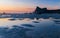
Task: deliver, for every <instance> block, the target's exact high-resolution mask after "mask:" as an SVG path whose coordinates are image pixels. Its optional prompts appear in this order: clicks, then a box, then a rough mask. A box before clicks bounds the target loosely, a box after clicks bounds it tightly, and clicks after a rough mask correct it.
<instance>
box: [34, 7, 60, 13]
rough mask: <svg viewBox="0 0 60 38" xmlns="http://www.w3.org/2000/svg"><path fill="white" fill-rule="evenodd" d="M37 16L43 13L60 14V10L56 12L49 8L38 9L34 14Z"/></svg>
mask: <svg viewBox="0 0 60 38" xmlns="http://www.w3.org/2000/svg"><path fill="white" fill-rule="evenodd" d="M33 13H35V14H42V13H60V9H56V10H48V9H47V8H40V7H38V6H37V7H36V9H35V11H34V12H33Z"/></svg>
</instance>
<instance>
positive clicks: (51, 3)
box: [0, 0, 60, 13]
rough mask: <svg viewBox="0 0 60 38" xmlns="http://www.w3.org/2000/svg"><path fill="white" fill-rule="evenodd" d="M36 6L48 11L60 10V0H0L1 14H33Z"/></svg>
mask: <svg viewBox="0 0 60 38" xmlns="http://www.w3.org/2000/svg"><path fill="white" fill-rule="evenodd" d="M36 6H39V7H41V8H44V7H46V8H48V9H60V0H0V12H1V13H2V12H6V13H23V12H32V11H34V10H35V8H36Z"/></svg>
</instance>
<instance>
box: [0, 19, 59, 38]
mask: <svg viewBox="0 0 60 38" xmlns="http://www.w3.org/2000/svg"><path fill="white" fill-rule="evenodd" d="M0 38H60V19H52V18H49V19H43V18H40V19H39V20H36V19H29V18H25V19H20V18H0Z"/></svg>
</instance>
